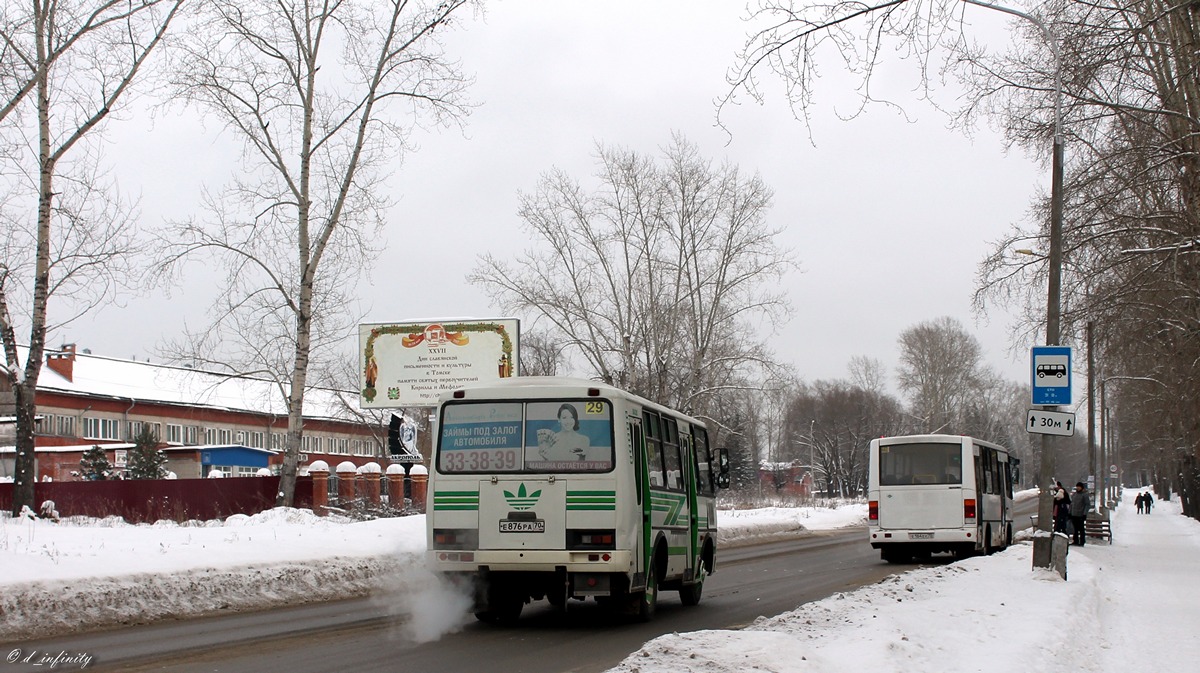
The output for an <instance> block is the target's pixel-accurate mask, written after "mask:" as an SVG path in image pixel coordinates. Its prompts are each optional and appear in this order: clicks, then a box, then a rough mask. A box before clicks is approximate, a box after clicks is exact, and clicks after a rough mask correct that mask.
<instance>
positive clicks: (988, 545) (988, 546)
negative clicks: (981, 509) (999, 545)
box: [983, 526, 996, 556]
mask: <svg viewBox="0 0 1200 673" xmlns="http://www.w3.org/2000/svg"><path fill="white" fill-rule="evenodd" d="M994 553H996V548H995V547H993V546H992V527H991V526H988V527H987V528H986V529H985V530H984V531H983V555H984V556H991V555H992V554H994Z"/></svg>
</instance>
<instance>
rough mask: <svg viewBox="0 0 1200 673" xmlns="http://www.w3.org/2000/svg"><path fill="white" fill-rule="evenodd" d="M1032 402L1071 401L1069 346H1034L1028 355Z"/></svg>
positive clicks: (1051, 403)
mask: <svg viewBox="0 0 1200 673" xmlns="http://www.w3.org/2000/svg"><path fill="white" fill-rule="evenodd" d="M1029 361H1030V372H1029V373H1030V378H1031V380H1032V382H1033V402H1032V403H1033V404H1035V405H1063V404H1070V403H1071V347H1070V346H1034V347H1033V348H1032V349H1031V351H1030V355H1029Z"/></svg>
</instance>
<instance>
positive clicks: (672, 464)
mask: <svg viewBox="0 0 1200 673" xmlns="http://www.w3.org/2000/svg"><path fill="white" fill-rule="evenodd" d="M662 426H663V433H662V447H663V467H664V468H665V469H666V471H667V488H669V489H671V490H673V491H679V490H682V489H683V461H682V460H680V458H679V426H678V421H676V420H675V419H674V418H668V417H663V419H662Z"/></svg>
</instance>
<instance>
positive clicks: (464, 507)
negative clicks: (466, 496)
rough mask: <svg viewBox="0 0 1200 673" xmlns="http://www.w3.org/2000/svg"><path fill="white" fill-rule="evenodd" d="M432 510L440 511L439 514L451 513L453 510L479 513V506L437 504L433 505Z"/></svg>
mask: <svg viewBox="0 0 1200 673" xmlns="http://www.w3.org/2000/svg"><path fill="white" fill-rule="evenodd" d="M433 509H434V511H441V512H446V511H453V510H459V511H471V512H477V511H479V505H439V504H437V503H434V505H433Z"/></svg>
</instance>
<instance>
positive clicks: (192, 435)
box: [183, 425, 200, 446]
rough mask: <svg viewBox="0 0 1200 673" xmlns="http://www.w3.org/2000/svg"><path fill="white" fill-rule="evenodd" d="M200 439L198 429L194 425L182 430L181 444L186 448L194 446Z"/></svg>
mask: <svg viewBox="0 0 1200 673" xmlns="http://www.w3.org/2000/svg"><path fill="white" fill-rule="evenodd" d="M199 438H200V428H199V427H197V426H195V425H188V426H186V427H184V428H183V443H184V445H186V446H195V445H196V444H197V440H198V439H199Z"/></svg>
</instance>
